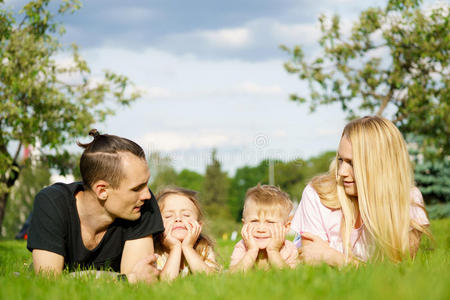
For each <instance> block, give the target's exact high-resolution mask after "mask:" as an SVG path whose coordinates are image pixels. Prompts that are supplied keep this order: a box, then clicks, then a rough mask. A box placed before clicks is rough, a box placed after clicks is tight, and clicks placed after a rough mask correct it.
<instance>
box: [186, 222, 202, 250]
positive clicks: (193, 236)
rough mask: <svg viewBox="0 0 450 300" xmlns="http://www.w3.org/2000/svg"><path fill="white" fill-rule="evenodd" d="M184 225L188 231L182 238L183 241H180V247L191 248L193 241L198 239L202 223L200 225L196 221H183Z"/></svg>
mask: <svg viewBox="0 0 450 300" xmlns="http://www.w3.org/2000/svg"><path fill="white" fill-rule="evenodd" d="M183 223H184V224H185V225H186V228H187V230H188V233H187V235H186V237H185V238H184V240H183V242H182V243H181V246H182V247H189V248H193V247H194V245H195V243H196V242H197V240H198V237H199V236H200V233H201V232H202V225H200V224H199V223H198V222H197V221H195V220H194V221H193V222H184V221H183Z"/></svg>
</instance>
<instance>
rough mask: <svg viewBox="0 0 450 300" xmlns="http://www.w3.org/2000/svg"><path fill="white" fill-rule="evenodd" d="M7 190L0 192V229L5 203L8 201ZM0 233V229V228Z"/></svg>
mask: <svg viewBox="0 0 450 300" xmlns="http://www.w3.org/2000/svg"><path fill="white" fill-rule="evenodd" d="M8 196H9V192H5V193H1V194H0V229H1V228H2V224H3V218H4V217H5V211H6V203H7V202H8ZM0 233H1V230H0Z"/></svg>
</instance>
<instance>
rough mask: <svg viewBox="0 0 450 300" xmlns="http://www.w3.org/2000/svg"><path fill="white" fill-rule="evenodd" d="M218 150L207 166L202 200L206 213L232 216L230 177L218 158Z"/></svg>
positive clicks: (213, 153)
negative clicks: (229, 196)
mask: <svg viewBox="0 0 450 300" xmlns="http://www.w3.org/2000/svg"><path fill="white" fill-rule="evenodd" d="M216 155H217V151H216V150H215V149H214V150H213V151H212V153H211V163H210V164H209V165H207V166H206V172H205V180H204V181H203V187H202V192H201V195H200V200H201V203H202V205H203V208H204V210H205V211H206V214H207V215H209V216H210V217H217V216H221V217H224V218H227V217H229V216H230V210H229V207H228V205H227V204H228V190H229V179H228V175H227V173H226V172H223V171H222V165H221V163H220V161H219V160H218V159H217V156H216Z"/></svg>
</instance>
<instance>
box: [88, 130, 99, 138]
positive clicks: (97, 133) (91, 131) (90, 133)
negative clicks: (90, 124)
mask: <svg viewBox="0 0 450 300" xmlns="http://www.w3.org/2000/svg"><path fill="white" fill-rule="evenodd" d="M89 135H90V136H92V137H93V138H94V139H95V138H96V137H98V136H99V135H100V133H99V132H98V131H97V129H91V130H90V131H89Z"/></svg>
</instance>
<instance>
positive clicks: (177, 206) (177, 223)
mask: <svg viewBox="0 0 450 300" xmlns="http://www.w3.org/2000/svg"><path fill="white" fill-rule="evenodd" d="M161 215H162V218H163V223H164V228H165V230H166V232H165V235H166V236H167V235H168V234H169V232H167V231H168V230H169V228H170V226H171V225H172V224H173V227H172V232H171V233H172V236H173V237H174V238H176V239H178V240H180V241H183V240H184V238H185V237H186V235H187V233H188V230H187V224H188V223H190V222H194V221H198V212H197V208H196V207H195V205H194V203H192V201H191V200H189V198H187V197H185V196H183V195H177V194H172V195H169V196H167V197H166V199H164V205H163V209H162V210H161Z"/></svg>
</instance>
